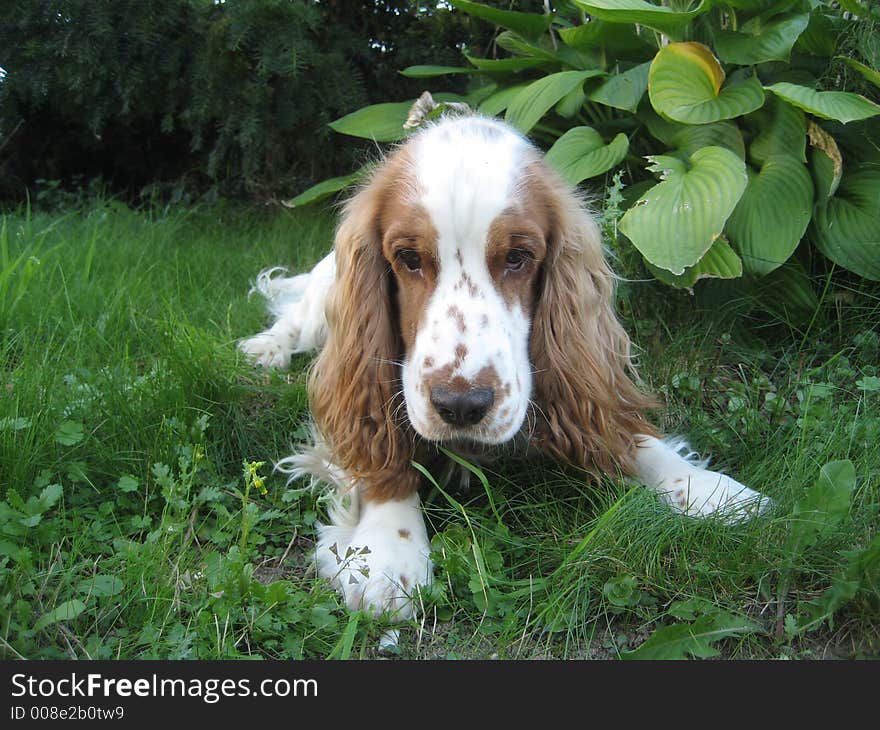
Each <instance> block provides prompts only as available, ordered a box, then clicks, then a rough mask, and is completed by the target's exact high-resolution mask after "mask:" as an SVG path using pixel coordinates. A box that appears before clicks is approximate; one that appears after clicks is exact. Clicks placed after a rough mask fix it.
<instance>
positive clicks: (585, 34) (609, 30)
mask: <svg viewBox="0 0 880 730" xmlns="http://www.w3.org/2000/svg"><path fill="white" fill-rule="evenodd" d="M559 37H560V38H562V42H563V43H565V45H567V46H569V47H570V48H575V49H577V50H582V51H586V50H599V49H605V48H608V49H614V51H615V52H616V53H617V54H621V53H623V54H627V53H632V52H633V51H641V50H643V49H645V48H647V47H648V44H647V42H646V41H645V39H644V38H642V37H641V36H640V35H639V34H638V33H637V32H636V26H635V25H634V24H633V25H624V24H623V23H608V22H606V21H604V20H597V19H593V20H591V21H590V22H589V23H583V24H581V25H575V26H573V27H571V28H562V29H561V30H560V31H559Z"/></svg>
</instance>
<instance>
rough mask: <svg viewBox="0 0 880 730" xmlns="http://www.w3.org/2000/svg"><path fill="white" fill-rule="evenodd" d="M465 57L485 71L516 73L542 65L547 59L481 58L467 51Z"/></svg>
mask: <svg viewBox="0 0 880 730" xmlns="http://www.w3.org/2000/svg"><path fill="white" fill-rule="evenodd" d="M464 57H465V58H466V59H467V60H468V63H471V64H473V66H474V67H475V68H477V69H479V70H480V71H484V72H485V73H510V72H514V73H515V72H517V71H523V70H525V69H530V68H535V67H536V66H542V65H544V64H545V63H546V61H544V60H542V59H540V58H518V57H514V58H479V57H477V56H469V55H468V54H467V53H465V54H464Z"/></svg>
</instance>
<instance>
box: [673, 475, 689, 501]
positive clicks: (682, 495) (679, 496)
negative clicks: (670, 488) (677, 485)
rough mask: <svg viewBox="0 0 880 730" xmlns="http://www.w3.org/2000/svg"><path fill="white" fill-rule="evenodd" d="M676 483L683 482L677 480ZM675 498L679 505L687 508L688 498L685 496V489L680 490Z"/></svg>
mask: <svg viewBox="0 0 880 730" xmlns="http://www.w3.org/2000/svg"><path fill="white" fill-rule="evenodd" d="M676 481H681V480H680V479H678V480H676ZM674 496H675V501H676V502H678V504H679V505H681V506H682V507H687V498H686V496H685V493H684V490H683V489H679V490H678V491H677V492H676V493H675V495H674Z"/></svg>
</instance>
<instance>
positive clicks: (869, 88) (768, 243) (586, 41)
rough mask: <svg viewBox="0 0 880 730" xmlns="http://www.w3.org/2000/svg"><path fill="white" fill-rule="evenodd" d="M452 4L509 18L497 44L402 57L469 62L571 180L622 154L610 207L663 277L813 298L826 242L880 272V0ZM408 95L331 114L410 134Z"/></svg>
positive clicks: (447, 71)
mask: <svg viewBox="0 0 880 730" xmlns="http://www.w3.org/2000/svg"><path fill="white" fill-rule="evenodd" d="M451 5H453V6H455V8H457V9H458V10H460V11H461V12H463V13H468V14H471V15H474V16H476V17H480V18H482V19H484V20H486V21H488V22H489V23H492V24H495V25H497V26H500V27H501V28H503V32H501V33H500V34H499V35H498V36H497V38H496V40H495V49H494V52H493V54H491V55H490V56H479V55H477V53H476V51H475V49H471V48H465V49H464V54H463V55H464V60H465V61H466V65H462V64H460V63H459V64H458V65H457V66H455V67H449V66H444V65H441V64H435V65H424V64H422V65H417V66H412V67H410V68H408V69H406V70H405V71H404V72H403V73H404V74H405V75H408V76H410V77H414V78H421V79H433V78H435V77H448V76H462V77H468V78H471V79H472V82H471V88H470V90H469V93H468V94H467V95H466V96H465V97H462V98H463V100H465V101H467V102H468V103H470V104H471V105H472V106H475V107H477V108H478V109H479V110H480V111H482V112H483V113H486V114H489V115H501V114H503V115H504V118H505V119H506V120H507V121H508V122H510V123H511V124H512V125H513V126H515V127H516V128H518V129H519V130H520V131H522V132H523V133H527V134H529V135H530V136H531V137H532V138H534V139H536V140H537V141H539V142H540V143H542V144H544V145H545V146H546V147H547V148H549V149H548V153H547V156H548V160H549V162H550V163H551V164H553V165H554V166H555V167H556V168H557V170H558V171H559V172H560V173H561V174H562V176H563V177H564V178H565V179H566V180H568V181H569V182H570V183H572V184H578V183H581V182H583V181H585V180H589V179H593V178H597V177H600V176H604V175H606V174H607V173H609V172H611V171H614V170H615V169H618V168H621V167H622V168H624V170H625V172H626V173H627V176H626V178H627V181H628V183H629V186H628V188H627V189H626V190H625V191H624V194H625V196H626V201H625V205H624V207H626V208H627V209H626V211H625V212H624V213H623V214H622V217H620V218H619V222H618V221H617V220H614V221H612V223H613V224H614V225H615V228H616V227H617V226H618V225H619V231H620V232H622V233H623V235H625V236H626V238H627V239H629V241H631V242H632V244H633V245H634V246H635V248H636V249H638V251H639V252H640V253H641V255H642V256H643V258H644V261H645V265H646V266H647V268H648V269H649V270H650V271H651V272H652V273H653V274H654V276H656V277H657V278H658V279H660V280H662V281H663V282H665V283H667V284H671V285H673V286H676V287H681V288H686V289H691V290H692V289H693V287H694V285H695V284H696V283H697V281H699V280H701V279H706V278H720V279H738V278H740V277H744V278H745V279H746V280H748V281H751V282H757V281H760V282H761V284H760V286H761V287H762V288H763V290H764V291H765V292H769V294H770V295H771V296H773V297H776V298H777V299H780V300H781V301H782V303H783V308H785V309H787V310H790V311H796V310H800V311H806V312H810V311H814V310H815V305H816V297H815V294H814V293H813V291H812V289H811V287H810V285H809V282H808V281H807V272H806V270H805V268H804V266H802V265H801V263H800V262H809V260H810V259H811V258H813V257H814V256H815V254H816V252H817V251H818V252H821V254H822V255H823V256H824V257H827V258H828V259H830V260H831V261H832V262H834V263H835V264H837V265H838V266H840V267H843V268H844V269H848V270H850V271H852V272H854V273H856V274H858V275H859V276H862V277H865V278H868V279H872V280H878V279H880V216H878V215H877V211H878V209H880V116H878V115H880V106H878V105H877V103H876V100H877V99H878V98H880V96H878V86H880V72H878V71H877V70H876V69H877V67H878V65H880V42H878V40H877V38H878V34H877V32H876V31H877V29H878V23H880V8H877V7H873V8H871V7H869V5H868V4H867V3H863V2H859V1H858V0H848V1H847V2H823V1H822V0H700V2H686V1H682V2H677V1H673V2H668V3H667V2H664V3H662V4H661V3H659V2H646V1H645V0H568V1H562V2H554V3H552V10H553V12H543V13H524V12H511V11H505V10H499V9H495V8H490V7H488V6H486V5H483V4H480V3H475V2H470V1H469V0H451ZM427 83H430V82H426V84H427ZM856 92H858V93H856ZM407 109H408V104H407V103H402V104H383V105H378V106H371V107H367V108H365V109H361V110H359V111H357V112H354V113H352V114H349V115H346V116H345V117H343V118H341V119H339V120H337V121H336V122H334V123H333V124H332V127H333V128H334V129H336V130H337V131H339V132H343V133H346V134H350V135H355V136H364V137H370V138H379V139H384V140H385V141H392V140H396V139H400V138H401V137H403V136H404V133H405V132H404V130H403V129H402V127H401V124H402V121H403V120H404V119H405V118H406V111H407ZM321 192H323V193H327V192H329V188H326V187H325V188H323V189H322V191H321ZM311 197H314V196H310V195H305V196H303V198H302V199H309V198H311Z"/></svg>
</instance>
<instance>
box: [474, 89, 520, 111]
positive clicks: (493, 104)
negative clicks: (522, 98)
mask: <svg viewBox="0 0 880 730" xmlns="http://www.w3.org/2000/svg"><path fill="white" fill-rule="evenodd" d="M527 87H528V84H517V85H516V86H508V87H507V88H506V89H501V90H500V91H496V92H494V93H493V94H490V95H489V96H487V97H486V98H485V99H483V101H482V102H480V111H481V112H483V114H488V115H489V116H492V117H494V116H497V115H498V114H501V112H503V111H504V110H505V109H507V107H508V106H510V102H512V101H513V100H514V99H515V98H516V97H517V96H519V94H520V93H521V92H522V91H523V90H524V89H526V88H527Z"/></svg>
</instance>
